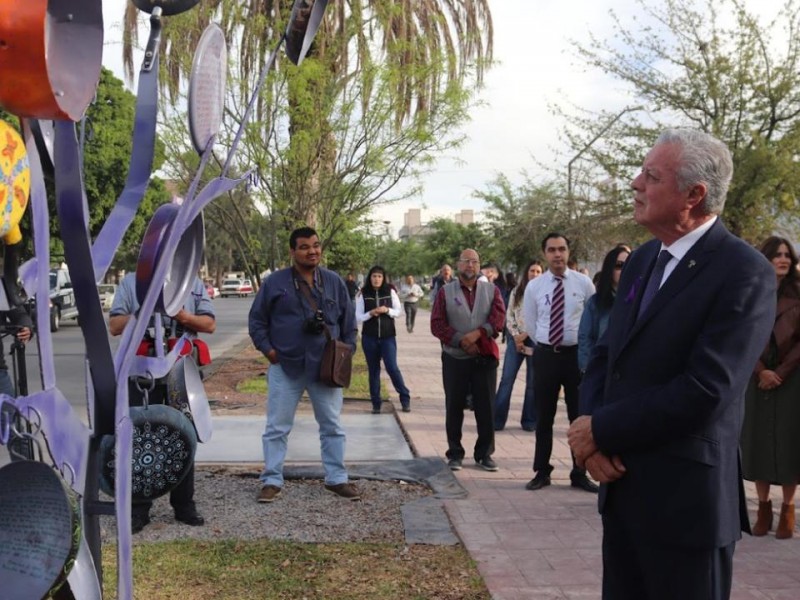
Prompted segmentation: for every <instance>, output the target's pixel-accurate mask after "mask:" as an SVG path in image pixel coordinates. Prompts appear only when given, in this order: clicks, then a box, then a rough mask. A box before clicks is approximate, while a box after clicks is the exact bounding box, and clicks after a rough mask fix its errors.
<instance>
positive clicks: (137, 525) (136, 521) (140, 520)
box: [131, 513, 150, 533]
mask: <svg viewBox="0 0 800 600" xmlns="http://www.w3.org/2000/svg"><path fill="white" fill-rule="evenodd" d="M149 524H150V515H142V514H135V513H134V514H132V515H131V533H139V532H140V531H141V530H142V529H144V528H145V527H147V526H148V525H149Z"/></svg>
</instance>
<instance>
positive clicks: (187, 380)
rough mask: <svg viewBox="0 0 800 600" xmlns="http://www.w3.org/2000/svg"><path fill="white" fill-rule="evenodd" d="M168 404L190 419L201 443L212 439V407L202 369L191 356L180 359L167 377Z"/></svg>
mask: <svg viewBox="0 0 800 600" xmlns="http://www.w3.org/2000/svg"><path fill="white" fill-rule="evenodd" d="M167 402H169V405H170V406H172V407H173V408H175V409H177V410H179V411H181V412H183V413H184V414H185V415H186V416H187V417H189V419H190V420H191V421H192V424H193V425H194V429H195V431H196V432H197V440H198V441H199V442H207V441H209V440H210V439H211V433H212V430H213V428H212V425H211V406H210V405H209V404H208V396H207V395H206V389H205V387H204V386H203V380H202V379H201V378H200V369H199V368H198V367H197V363H195V362H194V358H192V356H191V355H189V356H183V357H181V358H179V359H178V360H177V362H176V363H175V364H174V365H173V366H172V369H170V372H169V374H168V375H167Z"/></svg>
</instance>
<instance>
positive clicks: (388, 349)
mask: <svg viewBox="0 0 800 600" xmlns="http://www.w3.org/2000/svg"><path fill="white" fill-rule="evenodd" d="M400 314H401V309H400V299H399V298H398V297H397V292H395V291H394V290H392V289H391V288H390V287H389V283H388V281H387V278H386V271H384V269H383V267H379V266H377V265H376V266H374V267H372V268H371V269H370V270H369V274H368V275H367V280H366V282H365V284H364V287H363V288H362V289H361V293H360V294H359V295H358V296H356V321H358V322H359V323H363V327H362V329H361V349H362V350H363V351H364V357H365V358H366V359H367V370H368V372H369V396H370V399H371V400H372V414H374V415H377V414H379V413H380V412H381V403H382V399H381V360H383V364H384V365H385V366H386V372H387V373H388V374H389V378H390V379H391V380H392V385H393V386H394V389H395V391H396V392H397V394H398V395H399V396H400V405H401V406H402V408H403V412H409V411H410V410H411V394H410V392H409V391H408V388H407V387H406V384H405V382H404V381H403V375H402V373H400V368H399V367H398V366H397V337H396V336H397V334H396V332H395V328H394V320H395V319H396V318H398V317H399V316H400Z"/></svg>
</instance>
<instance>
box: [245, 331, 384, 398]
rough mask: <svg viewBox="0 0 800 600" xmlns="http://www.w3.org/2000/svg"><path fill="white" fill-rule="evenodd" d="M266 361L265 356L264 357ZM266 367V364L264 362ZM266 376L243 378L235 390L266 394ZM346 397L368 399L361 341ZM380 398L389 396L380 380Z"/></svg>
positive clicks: (367, 385)
mask: <svg viewBox="0 0 800 600" xmlns="http://www.w3.org/2000/svg"><path fill="white" fill-rule="evenodd" d="M264 362H265V363H266V358H265V359H264ZM265 367H266V364H265ZM268 389H269V388H268V386H267V378H266V377H264V376H263V375H261V376H259V377H253V378H252V379H245V380H244V381H241V382H239V383H238V384H237V385H236V391H237V392H242V393H244V394H260V395H266V393H267V391H268ZM345 396H346V397H347V398H356V399H362V400H369V399H370V395H369V374H368V373H367V360H366V358H364V353H363V352H361V343H360V342H356V353H355V354H354V355H353V373H352V376H351V378H350V387H348V388H346V389H345ZM381 398H383V399H384V400H386V399H388V398H389V391H388V390H387V388H386V383H385V382H383V381H381Z"/></svg>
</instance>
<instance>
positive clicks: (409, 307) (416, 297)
mask: <svg viewBox="0 0 800 600" xmlns="http://www.w3.org/2000/svg"><path fill="white" fill-rule="evenodd" d="M424 295H425V292H423V291H422V288H421V287H419V284H417V283H416V282H415V281H414V276H413V275H406V280H405V281H404V282H403V283H402V284H401V285H400V299H401V300H402V301H403V309H404V310H405V313H406V331H408V333H413V332H414V321H416V319H417V305H418V303H419V301H420V299H421V298H422V297H423V296H424Z"/></svg>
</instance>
